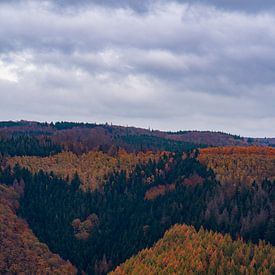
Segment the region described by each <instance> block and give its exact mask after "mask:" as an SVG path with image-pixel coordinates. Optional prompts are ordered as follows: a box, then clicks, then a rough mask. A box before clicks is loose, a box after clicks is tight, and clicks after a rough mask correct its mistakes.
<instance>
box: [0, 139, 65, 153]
mask: <svg viewBox="0 0 275 275" xmlns="http://www.w3.org/2000/svg"><path fill="white" fill-rule="evenodd" d="M61 150H62V147H61V146H60V145H57V144H54V143H53V142H52V140H51V139H50V138H44V137H43V138H42V137H41V138H39V139H38V138H36V137H33V136H28V135H27V136H25V135H23V136H12V137H9V138H0V154H1V155H5V156H41V157H44V156H49V155H52V154H57V153H60V152H61Z"/></svg>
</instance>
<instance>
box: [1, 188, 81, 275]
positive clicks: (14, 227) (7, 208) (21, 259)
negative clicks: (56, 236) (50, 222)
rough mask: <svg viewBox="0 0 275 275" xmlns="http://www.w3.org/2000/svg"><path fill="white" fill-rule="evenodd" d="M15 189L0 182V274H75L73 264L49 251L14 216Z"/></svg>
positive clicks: (16, 205) (24, 224) (16, 201)
mask: <svg viewBox="0 0 275 275" xmlns="http://www.w3.org/2000/svg"><path fill="white" fill-rule="evenodd" d="M18 191H19V189H18V190H15V189H14V188H13V187H7V186H5V185H0V247H1V252H0V273H1V274H23V273H24V274H76V273H77V270H76V268H75V267H73V266H72V265H71V264H70V263H69V262H65V261H64V260H62V259H61V258H60V257H59V256H58V255H56V254H53V253H51V252H50V251H49V249H48V247H47V246H46V245H45V244H43V243H40V242H39V241H38V239H37V238H36V237H35V236H34V235H33V233H32V231H31V230H30V228H29V226H28V225H27V223H26V222H25V221H23V220H22V219H20V218H18V217H17V216H16V214H15V210H16V208H17V207H18V199H19V193H18Z"/></svg>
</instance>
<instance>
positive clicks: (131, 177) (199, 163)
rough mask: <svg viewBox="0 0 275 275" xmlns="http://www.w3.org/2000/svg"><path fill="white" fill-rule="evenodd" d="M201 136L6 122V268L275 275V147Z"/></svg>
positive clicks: (2, 231)
mask: <svg viewBox="0 0 275 275" xmlns="http://www.w3.org/2000/svg"><path fill="white" fill-rule="evenodd" d="M215 134H216V135H218V137H219V138H218V141H217V143H216V144H215V139H211V137H212V136H213V135H214V136H215ZM194 135H195V137H196V139H192V138H191V137H192V132H177V133H173V132H160V131H152V130H144V129H138V128H128V127H119V126H112V125H106V124H104V125H97V124H86V123H85V124H84V123H80V124H78V123H68V122H59V123H55V124H54V123H51V124H48V123H35V122H25V121H24V122H2V123H0V137H1V139H0V153H1V155H0V157H1V159H0V161H1V170H0V183H1V185H0V207H1V208H0V210H1V212H0V214H1V215H0V219H1V226H0V248H1V249H0V271H1V272H0V273H3V274H10V273H19V272H26V273H41V272H42V273H43V272H49V273H50V274H51V273H52V274H55V273H58V272H59V273H61V274H77V273H78V274H81V273H83V274H107V273H108V272H111V271H113V274H175V273H176V274H192V273H194V274H198V273H199V274H222V273H225V274H274V273H275V250H274V246H275V162H274V159H275V150H274V148H270V147H268V146H267V145H266V144H262V143H261V140H259V139H257V140H253V139H249V140H246V139H245V138H240V137H238V138H236V137H235V136H231V135H229V134H225V133H213V132H209V133H208V135H207V134H206V133H205V132H202V133H201V136H200V138H198V135H199V132H195V133H194ZM221 137H222V138H221ZM187 139H190V140H187ZM209 139H210V141H209ZM192 140H193V141H194V142H192ZM265 142H266V141H265ZM213 143H214V144H213ZM221 143H222V146H221ZM14 238H16V239H17V240H18V241H17V242H15V241H14ZM27 248H28V249H27ZM22 255H25V256H24V257H23V256H22ZM19 256H20V257H19ZM25 259H28V260H27V261H26V260H25ZM26 262H28V264H27V263H26ZM124 262H125V263H124ZM31 263H32V264H31Z"/></svg>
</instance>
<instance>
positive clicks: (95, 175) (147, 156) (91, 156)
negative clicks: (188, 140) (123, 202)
mask: <svg viewBox="0 0 275 275" xmlns="http://www.w3.org/2000/svg"><path fill="white" fill-rule="evenodd" d="M161 155H163V153H161V152H156V153H153V152H150V151H147V152H145V153H143V152H137V153H127V152H126V151H125V150H122V149H119V150H117V151H116V152H114V154H113V155H110V154H107V153H103V152H102V151H90V152H88V153H85V154H82V155H80V156H78V155H76V154H74V153H72V152H62V153H60V154H57V155H53V156H50V157H44V158H40V157H14V158H10V159H9V160H8V163H9V164H10V165H11V167H14V166H15V165H16V164H17V163H18V164H19V165H20V166H22V167H25V168H28V169H29V170H30V171H31V172H32V173H37V172H39V170H43V171H46V172H54V173H55V174H56V175H58V176H61V177H62V178H64V179H65V178H66V177H67V176H68V177H69V180H72V179H73V177H74V175H75V173H77V174H78V176H79V177H80V180H81V182H82V183H83V184H82V188H83V189H84V190H87V189H92V190H95V189H96V188H99V189H101V188H102V186H103V185H104V182H105V181H106V177H107V176H108V174H109V173H111V172H114V171H122V170H124V171H125V172H126V175H127V176H128V175H129V173H130V172H131V171H133V169H134V168H135V166H136V165H137V164H138V163H147V162H148V161H149V160H151V161H158V160H159V158H160V157H161Z"/></svg>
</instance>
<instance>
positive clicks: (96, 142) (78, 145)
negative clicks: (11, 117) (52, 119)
mask: <svg viewBox="0 0 275 275" xmlns="http://www.w3.org/2000/svg"><path fill="white" fill-rule="evenodd" d="M22 134H23V135H30V136H36V137H38V138H42V137H43V138H44V137H48V138H50V139H51V140H52V142H53V143H54V144H59V145H60V146H62V147H64V148H65V150H70V151H73V152H75V153H77V154H80V153H84V152H88V151H90V150H93V149H95V148H97V147H99V146H103V147H105V148H106V149H107V148H110V147H112V146H113V145H116V146H120V147H123V148H125V149H127V150H132V151H134V150H165V151H174V150H187V149H188V148H189V149H190V148H195V147H198V146H201V145H204V146H205V145H208V146H250V145H264V146H266V145H272V144H273V145H274V143H275V142H274V139H253V138H243V137H240V136H236V135H230V134H226V133H222V132H211V131H178V132H164V131H157V130H150V129H142V128H135V127H123V126H114V125H108V124H96V123H76V122H56V123H39V122H30V121H19V122H13V121H8V122H0V137H2V138H3V137H5V138H10V137H12V136H18V135H22Z"/></svg>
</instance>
